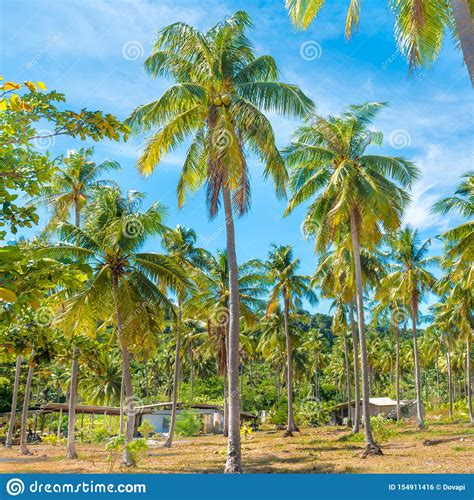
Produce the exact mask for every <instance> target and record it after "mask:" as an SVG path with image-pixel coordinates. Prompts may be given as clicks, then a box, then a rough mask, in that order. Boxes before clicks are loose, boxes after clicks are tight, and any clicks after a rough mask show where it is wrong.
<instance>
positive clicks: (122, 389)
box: [119, 370, 125, 434]
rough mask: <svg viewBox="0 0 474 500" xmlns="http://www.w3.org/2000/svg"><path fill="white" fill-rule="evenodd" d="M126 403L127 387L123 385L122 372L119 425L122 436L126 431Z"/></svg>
mask: <svg viewBox="0 0 474 500" xmlns="http://www.w3.org/2000/svg"><path fill="white" fill-rule="evenodd" d="M124 403H125V386H124V383H123V370H122V379H121V381H120V417H119V419H120V424H119V427H120V434H123V431H124V429H125V426H124V423H125V422H124V414H123V413H124Z"/></svg>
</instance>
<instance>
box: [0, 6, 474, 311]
mask: <svg viewBox="0 0 474 500" xmlns="http://www.w3.org/2000/svg"><path fill="white" fill-rule="evenodd" d="M341 3H342V2H335V1H332V2H327V5H326V6H325V7H324V8H323V10H322V12H321V13H320V15H319V17H318V19H317V20H316V22H315V23H313V24H312V25H311V26H310V28H309V29H308V30H307V31H305V32H298V33H295V32H294V30H293V28H292V26H291V23H290V21H289V19H288V17H287V14H286V11H285V9H284V0H265V1H264V0H260V1H259V0H252V1H250V0H233V1H225V0H220V1H216V0H201V1H200V2H196V1H192V0H159V1H158V0H148V1H147V0H134V1H132V0H113V1H112V0H111V1H106V0H64V1H62V2H58V1H47V0H46V1H45V0H43V1H39V0H29V1H25V0H2V2H1V7H0V9H1V17H2V21H1V22H2V26H1V28H2V29H1V40H2V48H3V50H2V53H1V67H2V69H1V73H2V74H3V75H4V76H5V77H6V78H7V79H9V80H16V81H23V80H34V81H37V80H41V81H43V82H45V83H46V85H47V87H48V89H55V90H58V91H60V92H63V93H65V94H66V96H67V101H68V107H69V108H76V109H79V108H82V107H87V108H89V109H100V110H103V111H106V112H109V113H113V114H115V115H117V116H118V117H119V118H126V117H127V116H128V114H129V113H130V112H131V111H132V110H133V109H134V108H135V107H136V106H138V105H140V104H144V103H146V102H149V101H151V100H153V99H156V98H158V97H159V96H160V95H161V93H162V92H163V90H164V89H165V88H166V87H167V85H168V84H169V82H166V81H164V80H152V79H151V78H150V77H149V76H148V75H146V74H145V73H144V72H143V70H142V63H143V61H144V60H145V58H146V56H147V55H148V54H149V53H150V50H151V45H152V42H153V39H154V35H155V34H156V32H157V31H158V30H159V29H160V28H162V27H163V26H165V25H167V24H170V23H172V22H175V21H178V20H180V21H185V22H188V23H190V24H193V25H194V26H196V27H198V28H201V29H206V28H208V27H209V26H211V25H213V24H215V23H216V22H218V21H220V20H222V19H223V18H225V17H226V16H229V15H231V14H232V13H233V12H235V11H236V10H246V11H247V12H248V13H249V14H250V15H251V16H252V18H253V20H254V23H255V25H256V27H255V29H254V30H253V32H252V33H251V35H250V36H251V38H252V40H253V41H254V43H255V48H256V52H257V53H258V54H271V55H272V56H274V57H275V59H276V61H277V63H278V66H279V68H280V71H281V78H282V79H283V80H284V81H286V82H289V83H295V84H298V85H300V86H301V88H302V89H303V90H304V91H305V92H306V93H307V95H309V96H310V97H311V98H312V99H313V100H314V101H315V102H316V104H317V107H318V111H319V113H321V114H336V113H338V112H339V111H340V110H341V109H342V108H344V107H345V106H347V105H348V104H353V103H360V102H364V101H387V102H389V103H390V107H388V108H387V109H386V110H385V111H383V113H382V114H381V115H380V117H379V119H378V120H377V122H376V126H377V128H378V129H380V130H381V131H382V132H384V134H385V145H384V146H383V148H382V152H385V153H389V154H396V155H403V156H406V157H408V158H410V159H412V160H413V161H414V162H416V164H417V165H418V166H419V168H420V169H421V172H422V177H421V179H420V180H419V182H418V183H417V184H416V185H415V186H414V188H413V192H412V197H413V202H412V205H411V206H410V208H409V209H408V211H407V214H406V222H407V223H410V224H412V225H414V226H415V227H418V228H419V230H420V232H421V236H422V237H423V238H428V237H432V236H435V235H436V234H439V233H440V232H442V231H443V230H444V229H446V228H447V227H449V226H452V225H453V224H455V223H457V222H459V221H458V219H456V217H455V216H448V217H441V216H439V215H433V214H431V213H430V208H431V206H432V204H433V202H434V201H436V200H437V199H438V198H439V197H441V196H445V195H448V194H450V193H451V192H452V191H453V189H454V187H455V186H456V184H457V183H458V182H459V177H460V175H461V174H462V173H464V172H466V171H467V170H468V169H469V168H472V158H473V152H474V151H473V142H472V137H473V126H472V112H473V106H472V104H473V103H472V90H471V87H470V82H469V78H468V74H467V70H466V68H465V67H464V66H463V63H462V56H461V54H460V53H459V52H457V51H456V50H455V49H454V46H453V44H452V42H451V40H450V39H449V37H448V39H447V40H446V42H445V45H444V47H443V50H442V53H441V57H440V58H439V60H438V61H437V63H436V64H435V65H434V67H433V68H432V69H430V70H424V71H423V74H421V75H418V76H415V77H412V76H410V75H409V73H408V69H407V65H406V63H405V61H404V60H403V59H402V57H401V56H400V54H399V53H398V51H397V48H396V46H395V43H394V40H393V18H392V15H391V14H390V12H389V11H388V10H387V8H386V7H385V4H386V2H381V1H380V0H378V1H376V0H367V1H365V2H364V3H363V11H362V16H361V23H360V27H359V31H358V32H357V33H356V34H355V35H354V36H353V38H352V40H351V41H350V42H346V41H345V40H344V28H343V27H344V17H345V8H346V5H345V3H344V7H341V6H340V4H341ZM270 118H271V121H272V123H273V126H274V128H275V132H276V137H277V143H278V146H281V147H282V146H284V145H286V144H287V143H288V141H289V139H290V136H291V132H292V130H293V129H294V128H295V126H296V125H297V123H296V122H293V121H289V120H286V119H283V118H281V117H278V116H270ZM141 140H142V139H140V138H137V139H134V140H132V141H129V142H128V143H126V144H117V143H115V142H102V143H100V144H97V145H96V146H95V152H96V160H97V161H102V160H103V159H105V158H110V159H115V160H117V161H119V162H120V163H121V165H122V167H123V171H122V172H121V173H120V174H118V175H117V176H116V180H117V181H118V182H119V183H120V184H121V186H122V187H123V188H124V189H125V190H126V189H137V190H140V191H143V192H145V193H147V195H148V196H147V202H148V203H150V202H152V201H155V200H159V201H160V202H162V203H164V204H165V205H167V206H168V209H169V218H168V221H167V222H168V224H169V225H170V226H174V225H176V224H178V223H179V224H181V225H184V226H191V227H193V228H194V229H195V230H196V231H197V233H198V235H199V241H198V243H199V244H200V245H201V246H205V247H207V248H208V249H209V250H215V249H216V248H224V246H225V231H224V227H223V223H222V218H221V217H218V218H217V219H216V220H215V221H212V222H210V221H209V220H208V218H207V216H206V213H205V206H204V201H203V193H202V192H201V193H198V194H197V195H196V196H194V197H192V198H190V199H189V201H188V204H187V205H186V206H185V207H184V208H183V209H181V210H178V209H177V207H176V197H175V188H176V183H177V179H178V175H179V171H180V167H181V165H182V162H183V158H184V148H183V149H180V150H177V151H176V152H174V153H173V154H170V155H169V156H168V157H167V158H166V160H165V161H164V162H163V164H162V165H160V166H159V167H158V168H157V169H156V171H155V173H154V174H153V175H152V176H151V177H149V178H147V179H144V178H142V177H140V176H139V175H138V174H137V172H136V170H135V166H134V165H135V161H136V158H137V155H138V152H139V149H140V146H139V144H140V142H141ZM90 145H91V144H89V143H81V141H74V140H70V139H68V140H65V139H57V140H56V141H55V142H54V144H53V145H51V151H52V153H53V155H59V154H61V153H63V152H64V151H66V150H68V149H74V148H78V147H81V146H90ZM250 167H251V176H252V200H253V201H252V209H251V212H250V213H249V214H248V215H247V216H246V217H244V218H243V219H241V220H239V221H238V222H237V228H236V230H237V242H238V246H237V252H238V258H239V261H240V262H242V261H244V260H247V259H249V258H254V257H261V258H264V257H265V256H266V254H267V251H268V246H269V244H270V243H278V244H291V245H293V246H294V248H295V254H296V255H297V256H299V257H300V258H301V261H302V265H301V271H302V272H304V273H311V272H312V271H313V270H314V267H315V262H316V258H315V256H314V254H313V248H312V244H311V243H310V242H307V241H305V240H304V238H303V236H302V234H301V231H300V223H301V220H302V217H303V213H304V209H303V208H301V209H298V210H296V211H295V212H294V214H293V215H292V216H290V217H288V218H286V219H282V212H283V209H284V203H282V202H279V201H277V200H276V198H275V196H274V191H273V188H272V186H271V184H270V183H268V182H265V181H263V179H262V177H261V172H262V168H261V166H260V165H259V164H258V163H257V162H255V161H251V162H250ZM34 233H35V231H23V234H24V235H26V236H31V235H33V234H34ZM148 246H149V249H150V250H157V251H158V250H160V248H159V242H150V243H149V244H148ZM432 251H433V252H434V253H440V252H441V245H440V243H439V242H438V241H434V242H433V247H432ZM319 309H321V310H325V309H326V305H322V306H320V308H319Z"/></svg>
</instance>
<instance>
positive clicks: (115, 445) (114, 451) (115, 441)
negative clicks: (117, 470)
mask: <svg viewBox="0 0 474 500" xmlns="http://www.w3.org/2000/svg"><path fill="white" fill-rule="evenodd" d="M124 440H125V436H124V435H123V434H119V435H118V436H115V437H113V438H112V439H110V440H109V442H108V443H107V444H106V445H105V449H106V450H107V451H109V452H110V453H109V454H108V455H107V462H109V472H113V470H114V466H115V462H116V461H117V455H118V454H119V452H120V451H123V443H124Z"/></svg>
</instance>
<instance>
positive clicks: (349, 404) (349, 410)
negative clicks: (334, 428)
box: [343, 332, 354, 425]
mask: <svg viewBox="0 0 474 500" xmlns="http://www.w3.org/2000/svg"><path fill="white" fill-rule="evenodd" d="M343 335H344V363H345V365H346V386H347V416H348V418H349V421H352V419H353V418H354V416H353V415H352V397H351V369H350V364H349V355H348V353H347V333H346V332H344V333H343ZM349 425H350V423H349Z"/></svg>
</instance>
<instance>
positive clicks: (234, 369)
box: [222, 185, 242, 473]
mask: <svg viewBox="0 0 474 500" xmlns="http://www.w3.org/2000/svg"><path fill="white" fill-rule="evenodd" d="M222 191H223V198H224V209H225V227H226V240H227V260H228V265H229V309H230V325H229V363H228V367H227V370H228V378H229V395H228V397H229V438H228V447H227V462H226V465H225V472H227V473H240V472H242V464H241V450H240V397H239V364H240V363H239V341H240V339H239V334H240V304H239V281H238V280H239V278H238V268H237V255H236V251H235V233H234V219H233V214H232V203H231V199H230V190H229V187H228V186H227V185H225V186H224V188H223V190H222Z"/></svg>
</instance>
